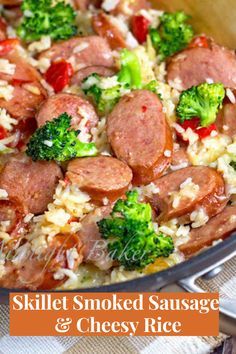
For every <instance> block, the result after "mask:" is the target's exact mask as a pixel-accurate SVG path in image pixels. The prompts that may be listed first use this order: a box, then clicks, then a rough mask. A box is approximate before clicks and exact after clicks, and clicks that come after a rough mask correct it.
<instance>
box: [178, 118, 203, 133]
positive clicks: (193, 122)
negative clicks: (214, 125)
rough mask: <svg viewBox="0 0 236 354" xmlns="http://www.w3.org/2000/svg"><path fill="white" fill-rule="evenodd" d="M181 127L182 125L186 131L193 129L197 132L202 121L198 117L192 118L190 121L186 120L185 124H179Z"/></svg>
mask: <svg viewBox="0 0 236 354" xmlns="http://www.w3.org/2000/svg"><path fill="white" fill-rule="evenodd" d="M179 125H181V127H182V128H183V129H184V130H187V129H188V128H191V129H192V130H193V131H195V130H196V129H197V128H198V127H199V125H200V119H199V118H197V117H196V118H192V119H189V120H185V121H184V122H183V123H179Z"/></svg>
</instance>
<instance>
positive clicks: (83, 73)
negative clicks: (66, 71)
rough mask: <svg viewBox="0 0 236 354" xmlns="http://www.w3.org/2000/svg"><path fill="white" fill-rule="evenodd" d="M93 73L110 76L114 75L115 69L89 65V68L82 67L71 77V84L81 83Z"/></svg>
mask: <svg viewBox="0 0 236 354" xmlns="http://www.w3.org/2000/svg"><path fill="white" fill-rule="evenodd" d="M92 74H97V75H99V76H103V77H109V76H112V75H114V74H115V71H114V70H112V69H110V68H107V67H105V66H88V67H87V68H85V69H81V70H79V71H78V72H77V73H76V74H75V75H73V77H72V79H71V84H72V85H81V84H82V82H83V80H84V79H86V77H88V76H90V75H92Z"/></svg>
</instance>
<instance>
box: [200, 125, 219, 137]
mask: <svg viewBox="0 0 236 354" xmlns="http://www.w3.org/2000/svg"><path fill="white" fill-rule="evenodd" d="M214 130H215V131H217V127H216V125H215V124H214V123H213V124H211V125H209V126H208V127H202V128H198V129H196V131H195V133H197V134H198V135H199V138H200V139H204V138H206V137H208V136H209V135H211V133H212V132H213V131H214Z"/></svg>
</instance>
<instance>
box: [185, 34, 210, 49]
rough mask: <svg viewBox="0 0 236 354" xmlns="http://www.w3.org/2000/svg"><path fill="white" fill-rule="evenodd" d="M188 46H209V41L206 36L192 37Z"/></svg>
mask: <svg viewBox="0 0 236 354" xmlns="http://www.w3.org/2000/svg"><path fill="white" fill-rule="evenodd" d="M189 48H209V42H208V39H207V37H206V36H199V37H195V38H193V40H192V42H191V43H190V44H189Z"/></svg>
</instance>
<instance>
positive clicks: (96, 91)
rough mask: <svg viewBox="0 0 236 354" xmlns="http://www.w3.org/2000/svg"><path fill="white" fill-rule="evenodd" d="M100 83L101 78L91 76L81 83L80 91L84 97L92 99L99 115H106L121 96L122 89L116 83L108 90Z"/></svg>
mask: <svg viewBox="0 0 236 354" xmlns="http://www.w3.org/2000/svg"><path fill="white" fill-rule="evenodd" d="M114 82H115V80H114ZM102 83H103V78H102V77H100V76H99V75H97V74H92V75H90V76H88V77H87V78H86V79H85V80H84V81H83V84H82V89H83V91H84V93H85V94H86V96H88V97H90V98H92V100H93V102H94V103H95V105H96V106H97V109H98V112H99V113H100V114H108V113H110V112H111V111H112V109H113V107H114V106H115V105H116V103H117V102H118V101H119V99H120V97H121V96H122V92H124V87H123V85H122V84H121V83H119V82H118V81H117V84H115V85H114V86H112V87H110V88H103V85H102Z"/></svg>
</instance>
